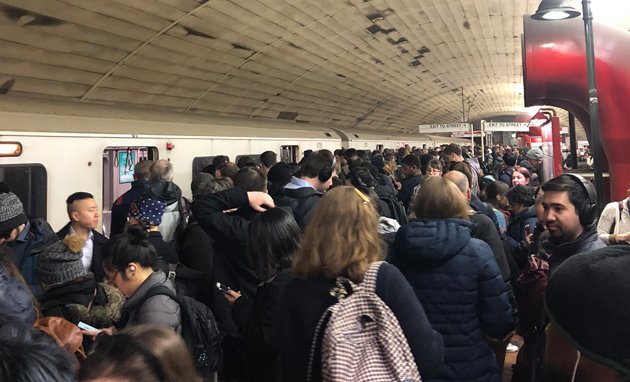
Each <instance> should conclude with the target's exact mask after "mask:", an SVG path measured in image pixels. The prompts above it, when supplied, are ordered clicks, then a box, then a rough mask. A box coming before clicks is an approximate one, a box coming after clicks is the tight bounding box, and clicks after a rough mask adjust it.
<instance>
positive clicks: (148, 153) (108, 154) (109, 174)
mask: <svg viewBox="0 0 630 382" xmlns="http://www.w3.org/2000/svg"><path fill="white" fill-rule="evenodd" d="M145 159H148V160H157V159H158V149H157V148H156V147H147V146H116V147H106V148H105V150H103V234H104V235H105V236H109V232H110V227H111V207H112V204H114V201H115V200H116V199H117V198H118V197H119V196H120V195H122V194H124V193H125V192H127V191H128V190H130V189H131V184H132V182H133V181H134V177H133V168H134V166H135V164H136V163H138V162H139V161H141V160H145Z"/></svg>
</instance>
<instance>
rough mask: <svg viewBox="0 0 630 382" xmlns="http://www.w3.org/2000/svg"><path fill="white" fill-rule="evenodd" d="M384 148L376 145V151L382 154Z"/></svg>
mask: <svg viewBox="0 0 630 382" xmlns="http://www.w3.org/2000/svg"><path fill="white" fill-rule="evenodd" d="M384 148H385V146H384V145H376V150H378V151H380V152H383V149H384Z"/></svg>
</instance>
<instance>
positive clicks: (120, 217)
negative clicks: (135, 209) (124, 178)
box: [109, 180, 149, 237]
mask: <svg viewBox="0 0 630 382" xmlns="http://www.w3.org/2000/svg"><path fill="white" fill-rule="evenodd" d="M148 189H149V182H147V181H140V180H134V181H133V182H132V183H131V189H130V190H129V191H127V192H125V193H124V194H122V195H120V196H119V197H118V199H116V201H114V205H113V206H112V214H111V219H112V220H111V224H110V228H109V237H114V236H115V235H118V234H120V233H123V232H124V231H125V225H126V224H127V216H128V215H129V206H130V205H131V202H133V201H135V200H136V199H138V198H139V197H140V196H142V194H144V193H145V192H146V191H147V190H148Z"/></svg>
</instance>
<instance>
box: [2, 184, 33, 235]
mask: <svg viewBox="0 0 630 382" xmlns="http://www.w3.org/2000/svg"><path fill="white" fill-rule="evenodd" d="M26 221H27V219H26V215H25V214H24V207H23V206H22V202H20V198H18V197H17V196H16V195H15V194H14V193H12V192H4V193H2V194H0V233H5V232H10V231H12V230H13V229H14V228H17V227H19V226H21V225H22V224H26Z"/></svg>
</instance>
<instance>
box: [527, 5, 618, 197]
mask: <svg viewBox="0 0 630 382" xmlns="http://www.w3.org/2000/svg"><path fill="white" fill-rule="evenodd" d="M523 21H524V35H523V77H524V87H525V106H535V105H550V106H557V107H561V108H563V109H566V110H568V111H569V112H571V113H573V114H574V115H575V116H576V118H578V119H579V120H580V122H581V123H582V125H583V126H584V128H585V129H586V132H587V134H589V136H590V129H589V124H590V121H589V115H588V83H587V76H586V49H585V46H584V25H583V22H582V19H581V18H576V19H570V20H558V21H554V22H544V21H536V20H532V19H531V18H530V17H529V16H524V17H523ZM594 21H595V20H594ZM594 35H595V41H594V44H595V59H596V63H595V65H596V73H597V91H598V94H599V118H600V131H601V141H602V146H603V149H604V150H603V151H604V155H605V157H606V158H607V162H608V163H603V164H602V168H603V169H604V170H606V169H608V170H609V173H610V194H609V195H604V199H605V200H610V199H611V198H612V200H621V199H623V198H624V197H625V196H626V189H627V188H628V183H629V182H630V155H629V154H630V129H629V127H630V107H629V106H630V104H628V102H627V101H626V99H627V97H628V95H630V67H629V66H628V62H630V34H629V33H628V32H627V31H624V30H621V29H617V28H614V27H610V26H607V25H603V24H599V23H597V22H594Z"/></svg>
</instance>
